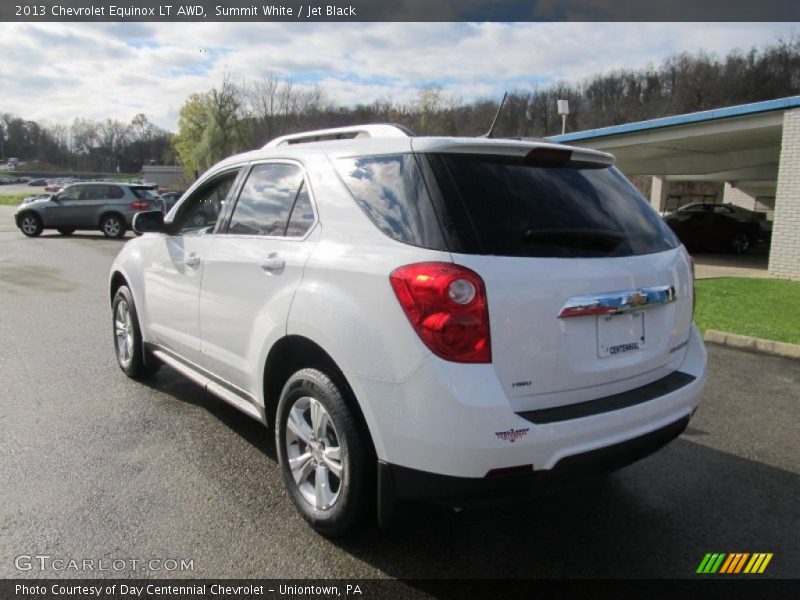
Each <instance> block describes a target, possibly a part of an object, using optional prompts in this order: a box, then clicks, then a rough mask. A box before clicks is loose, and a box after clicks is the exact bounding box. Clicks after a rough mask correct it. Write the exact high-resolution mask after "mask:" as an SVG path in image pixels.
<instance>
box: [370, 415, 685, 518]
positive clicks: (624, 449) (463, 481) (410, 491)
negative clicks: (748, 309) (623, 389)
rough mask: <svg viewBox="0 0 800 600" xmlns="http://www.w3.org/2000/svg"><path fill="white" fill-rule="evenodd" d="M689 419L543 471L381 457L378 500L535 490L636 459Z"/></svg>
mask: <svg viewBox="0 0 800 600" xmlns="http://www.w3.org/2000/svg"><path fill="white" fill-rule="evenodd" d="M688 423H689V416H686V417H683V418H681V419H679V420H677V421H675V422H673V423H670V424H669V425H666V426H665V427H661V428H659V429H656V430H655V431H651V432H649V433H646V434H644V435H641V436H638V437H635V438H632V439H629V440H626V441H624V442H620V443H617V444H613V445H611V446H605V447H603V448H598V449H595V450H590V451H588V452H583V453H580V454H573V455H571V456H567V457H565V458H563V459H561V460H559V461H558V463H556V465H555V466H554V467H553V468H552V469H548V470H546V471H534V470H533V469H532V468H530V469H528V470H527V471H525V470H524V469H522V470H519V471H516V470H515V471H514V472H512V473H498V474H489V475H487V476H486V477H452V476H449V475H440V474H436V473H430V472H426V471H420V470H416V469H411V468H408V467H401V466H398V465H392V464H389V463H386V462H383V461H380V462H379V464H378V482H379V486H378V489H379V496H380V498H379V506H381V507H383V510H382V513H383V516H384V517H385V516H386V515H387V513H388V512H389V511H390V510H391V506H392V505H393V503H394V502H396V501H427V502H437V503H442V504H452V505H463V504H471V503H476V502H482V501H486V500H492V499H498V498H512V499H513V498H519V499H523V498H527V497H531V496H535V495H537V494H539V493H541V492H543V491H547V490H551V489H554V488H559V487H562V486H564V485H568V484H571V483H575V482H576V481H580V480H582V479H585V478H588V477H591V476H593V475H598V474H602V473H607V472H610V471H614V470H616V469H620V468H622V467H625V466H627V465H629V464H631V463H634V462H636V461H638V460H640V459H642V458H644V457H646V456H648V455H650V454H652V453H653V452H656V451H657V450H659V449H660V448H662V447H663V446H665V445H666V444H668V443H669V442H670V441H672V440H673V439H675V438H676V437H678V436H679V435H680V434H681V433H682V432H683V430H684V429H686V426H687V424H688Z"/></svg>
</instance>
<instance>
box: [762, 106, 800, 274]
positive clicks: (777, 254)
mask: <svg viewBox="0 0 800 600" xmlns="http://www.w3.org/2000/svg"><path fill="white" fill-rule="evenodd" d="M769 272H770V274H772V275H774V276H775V277H780V278H784V279H795V280H799V281H800V109H794V110H789V111H786V112H785V113H784V115H783V140H782V143H781V162H780V167H779V169H778V187H777V191H776V193H775V223H774V225H773V229H772V248H771V250H770V257H769Z"/></svg>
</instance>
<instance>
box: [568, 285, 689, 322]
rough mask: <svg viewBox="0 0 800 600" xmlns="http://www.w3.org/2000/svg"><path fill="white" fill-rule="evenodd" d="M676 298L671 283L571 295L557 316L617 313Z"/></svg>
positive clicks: (647, 306) (671, 300)
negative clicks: (584, 294)
mask: <svg viewBox="0 0 800 600" xmlns="http://www.w3.org/2000/svg"><path fill="white" fill-rule="evenodd" d="M676 299H677V295H676V294H675V288H674V287H673V286H671V285H660V286H654V287H646V288H636V289H630V290H618V291H614V292H604V293H601V294H594V295H586V296H573V297H571V298H567V301H566V302H565V303H564V306H562V307H561V311H560V312H559V313H558V318H559V319H567V318H571V317H584V316H589V315H607V314H619V313H624V312H630V311H633V310H641V309H643V308H650V307H652V306H661V305H664V304H669V303H670V302H674V301H675V300H676Z"/></svg>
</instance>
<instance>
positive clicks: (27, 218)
mask: <svg viewBox="0 0 800 600" xmlns="http://www.w3.org/2000/svg"><path fill="white" fill-rule="evenodd" d="M42 229H44V227H42V220H41V219H40V218H39V215H37V214H36V213H33V212H28V213H24V214H23V215H21V216H20V218H19V230H20V231H21V232H22V233H23V234H25V235H26V236H28V237H37V236H40V235H42Z"/></svg>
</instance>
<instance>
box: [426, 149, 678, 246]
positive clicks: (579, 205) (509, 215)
mask: <svg viewBox="0 0 800 600" xmlns="http://www.w3.org/2000/svg"><path fill="white" fill-rule="evenodd" d="M428 160H429V164H430V167H431V173H432V175H433V177H434V178H435V180H436V183H437V184H438V185H437V194H436V202H437V205H438V206H439V211H440V213H443V214H444V216H443V222H444V225H445V227H444V230H445V234H446V235H447V239H448V243H449V246H450V248H451V250H452V251H453V252H463V253H471V254H488V255H500V256H531V257H600V256H630V255H638V254H649V253H653V252H661V251H664V250H667V249H670V248H674V247H676V246H677V245H678V242H677V240H676V239H675V237H674V235H673V234H672V233H671V231H670V230H669V228H668V227H667V226H666V225H665V224H664V222H663V221H662V220H661V218H660V217H659V216H658V215H657V214H656V213H655V212H654V211H652V210H651V209H650V208H649V207H648V205H647V203H646V202H645V200H644V199H643V198H642V197H641V196H640V194H639V193H638V192H637V191H636V189H635V188H634V187H633V186H632V185H631V184H630V183H629V182H628V180H627V179H625V177H624V176H623V175H622V174H621V173H620V172H619V171H618V170H617V169H615V168H613V167H604V168H591V167H590V168H587V167H573V166H561V167H555V166H535V165H525V164H521V163H519V162H516V161H508V160H506V159H502V158H498V157H481V156H466V155H449V154H441V155H429V156H428Z"/></svg>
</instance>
